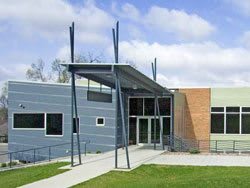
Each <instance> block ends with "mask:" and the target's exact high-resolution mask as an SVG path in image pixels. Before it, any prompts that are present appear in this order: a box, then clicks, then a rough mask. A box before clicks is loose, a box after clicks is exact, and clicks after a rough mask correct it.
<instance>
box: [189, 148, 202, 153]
mask: <svg viewBox="0 0 250 188" xmlns="http://www.w3.org/2000/svg"><path fill="white" fill-rule="evenodd" d="M189 153H190V154H198V153H200V151H199V150H198V149H195V148H192V149H190V150H189Z"/></svg>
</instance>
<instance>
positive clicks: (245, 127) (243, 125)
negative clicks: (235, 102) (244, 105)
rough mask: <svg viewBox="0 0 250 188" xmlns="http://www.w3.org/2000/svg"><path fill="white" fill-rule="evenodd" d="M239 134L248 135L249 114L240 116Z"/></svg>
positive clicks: (249, 131)
mask: <svg viewBox="0 0 250 188" xmlns="http://www.w3.org/2000/svg"><path fill="white" fill-rule="evenodd" d="M241 129H242V130H241V133H242V134H250V114H241Z"/></svg>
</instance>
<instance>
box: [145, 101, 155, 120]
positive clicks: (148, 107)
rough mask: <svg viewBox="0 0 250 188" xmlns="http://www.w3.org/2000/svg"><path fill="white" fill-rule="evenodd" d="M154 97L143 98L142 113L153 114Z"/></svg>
mask: <svg viewBox="0 0 250 188" xmlns="http://www.w3.org/2000/svg"><path fill="white" fill-rule="evenodd" d="M154 105H155V99H154V98H145V99H144V115H145V116H153V115H154Z"/></svg>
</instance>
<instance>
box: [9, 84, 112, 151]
mask: <svg viewBox="0 0 250 188" xmlns="http://www.w3.org/2000/svg"><path fill="white" fill-rule="evenodd" d="M70 93H71V88H70V87H69V86H67V85H61V86H59V85H50V84H36V83H25V82H9V112H8V113H9V123H8V126H9V127H8V129H9V150H10V151H13V150H20V149H27V148H32V147H39V146H48V145H54V144H59V143H64V142H69V141H70V132H71V106H70V105H71V103H70V102H71V96H70ZM77 96H78V98H77V99H78V101H77V102H78V114H79V117H80V139H81V140H83V139H90V141H91V144H90V145H89V146H88V151H92V152H94V151H97V150H99V151H107V150H112V149H113V147H114V126H115V99H114V95H113V102H112V103H100V102H92V101H87V100H86V98H87V90H86V87H77ZM19 104H23V105H24V106H25V109H22V108H20V107H19ZM16 112H18V113H20V112H45V113H48V112H57V113H63V114H64V120H63V121H64V125H63V136H62V137H47V136H45V130H13V129H12V115H13V113H16ZM96 117H105V126H104V127H97V126H96ZM64 153H65V151H64Z"/></svg>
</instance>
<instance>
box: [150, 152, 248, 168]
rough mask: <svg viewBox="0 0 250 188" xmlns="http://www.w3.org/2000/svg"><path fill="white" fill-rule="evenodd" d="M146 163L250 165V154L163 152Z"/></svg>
mask: <svg viewBox="0 0 250 188" xmlns="http://www.w3.org/2000/svg"><path fill="white" fill-rule="evenodd" d="M146 164H161V165H192V166H250V156H246V155H245V156H242V155H230V154H226V155H215V154H198V155H196V154H193V155H192V154H174V153H173V154H171V153H168V154H163V155H160V156H157V157H156V158H154V159H152V160H150V161H147V162H146Z"/></svg>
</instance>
